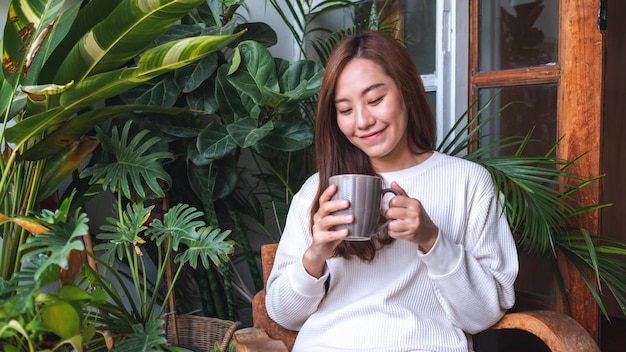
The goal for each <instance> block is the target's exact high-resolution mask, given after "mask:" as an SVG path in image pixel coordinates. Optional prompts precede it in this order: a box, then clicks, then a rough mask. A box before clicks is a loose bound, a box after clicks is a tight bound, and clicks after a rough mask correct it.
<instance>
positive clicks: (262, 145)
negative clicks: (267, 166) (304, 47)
mask: <svg viewBox="0 0 626 352" xmlns="http://www.w3.org/2000/svg"><path fill="white" fill-rule="evenodd" d="M311 143H313V129H312V128H311V126H310V125H309V124H307V123H305V122H304V121H299V120H298V121H290V120H275V121H274V129H273V130H272V131H271V132H270V133H269V134H268V135H267V136H265V138H263V139H262V140H260V141H259V142H258V143H257V144H256V145H254V147H253V148H254V149H255V150H256V151H257V152H258V153H259V154H261V155H272V154H273V153H275V152H276V150H282V151H286V152H293V151H296V150H300V149H304V148H306V147H308V146H309V145H311Z"/></svg>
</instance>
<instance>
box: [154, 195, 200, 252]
mask: <svg viewBox="0 0 626 352" xmlns="http://www.w3.org/2000/svg"><path fill="white" fill-rule="evenodd" d="M202 216H203V213H202V212H201V211H199V210H198V209H196V208H194V207H192V206H189V205H187V204H177V205H176V206H174V207H172V208H170V209H169V210H168V211H167V213H165V215H164V216H163V222H161V220H159V219H155V220H154V221H152V223H151V224H150V225H151V228H150V229H149V230H148V235H149V236H150V238H151V239H152V240H153V241H155V242H156V243H157V244H158V245H159V246H160V245H161V244H162V243H163V241H164V240H165V239H166V238H170V240H171V246H172V249H174V250H178V245H179V244H180V242H181V241H183V240H185V239H189V240H194V239H197V238H198V234H197V232H196V231H197V229H198V228H200V227H202V226H205V225H206V224H205V222H204V220H202Z"/></svg>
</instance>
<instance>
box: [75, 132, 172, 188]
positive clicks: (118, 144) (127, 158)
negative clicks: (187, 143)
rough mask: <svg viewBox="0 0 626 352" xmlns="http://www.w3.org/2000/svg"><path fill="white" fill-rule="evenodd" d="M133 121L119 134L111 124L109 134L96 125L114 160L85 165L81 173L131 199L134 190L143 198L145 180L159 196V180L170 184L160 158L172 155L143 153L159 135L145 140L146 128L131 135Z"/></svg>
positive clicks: (105, 147)
mask: <svg viewBox="0 0 626 352" xmlns="http://www.w3.org/2000/svg"><path fill="white" fill-rule="evenodd" d="M131 125H132V122H131V121H130V120H129V121H127V122H126V124H125V125H124V128H123V130H122V132H121V134H120V133H119V131H118V128H117V126H114V127H113V129H112V131H111V136H110V137H109V136H108V135H106V134H105V133H104V131H103V130H102V129H101V128H99V127H98V128H96V132H97V136H98V139H99V140H100V143H101V145H102V147H103V149H104V150H105V151H107V152H108V153H110V154H111V155H112V156H113V157H114V158H115V161H113V162H110V163H108V164H101V163H97V164H95V165H93V166H90V167H88V168H86V169H84V170H83V171H82V172H81V177H89V176H91V183H92V184H93V183H96V182H102V188H103V190H105V191H106V190H111V191H113V192H121V193H122V194H123V195H124V196H125V197H126V198H128V199H133V194H137V195H138V196H139V197H140V198H142V199H143V198H146V191H145V189H144V184H145V185H147V186H148V188H149V189H150V190H151V191H152V192H154V194H156V195H157V196H159V197H164V196H165V193H164V191H163V188H162V187H161V185H160V183H159V182H160V181H163V182H165V183H166V184H168V185H169V184H171V182H172V179H171V176H170V175H169V174H168V173H167V172H166V171H165V169H164V168H163V165H162V164H161V160H162V159H173V155H172V154H171V153H169V152H155V153H151V154H146V153H147V152H148V150H149V149H150V147H151V146H153V145H154V144H156V143H158V141H159V138H158V137H152V138H149V139H147V140H144V137H145V136H146V135H147V134H148V132H149V131H148V130H141V131H139V132H138V133H136V134H134V135H133V136H132V139H131V140H129V137H130V135H131V134H130V128H131Z"/></svg>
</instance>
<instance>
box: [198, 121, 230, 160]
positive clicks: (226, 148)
mask: <svg viewBox="0 0 626 352" xmlns="http://www.w3.org/2000/svg"><path fill="white" fill-rule="evenodd" d="M196 146H197V148H198V151H199V152H200V154H201V155H202V156H203V157H204V158H207V159H220V158H223V157H224V156H225V155H226V154H228V153H230V152H231V151H233V150H234V149H235V148H236V147H237V142H236V141H235V139H234V138H233V137H232V136H231V135H230V134H229V133H228V130H226V127H224V126H222V125H220V124H218V123H214V122H212V123H210V124H208V125H207V126H206V127H205V128H204V129H202V131H200V134H198V141H197V144H196Z"/></svg>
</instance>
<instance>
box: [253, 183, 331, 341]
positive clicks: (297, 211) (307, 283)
mask: <svg viewBox="0 0 626 352" xmlns="http://www.w3.org/2000/svg"><path fill="white" fill-rule="evenodd" d="M310 208H311V201H310V200H308V199H307V198H306V197H303V196H302V194H301V193H298V194H296V195H295V196H294V198H293V200H292V204H291V206H290V209H289V212H288V214H287V221H286V223H285V229H284V232H283V234H282V236H281V240H280V244H279V246H278V250H277V252H276V259H275V261H274V266H273V268H272V272H271V273H270V276H269V278H268V280H267V285H266V298H265V303H266V306H267V313H268V315H269V317H270V318H272V319H273V320H274V321H275V322H277V323H278V324H280V325H281V326H283V327H285V328H287V329H290V330H299V329H300V327H301V326H302V324H304V322H305V321H306V319H307V318H308V317H309V316H310V315H311V314H312V313H313V312H315V310H316V309H317V307H318V305H319V303H320V301H321V300H322V298H323V297H324V295H325V288H324V284H325V282H326V280H327V279H328V276H329V275H328V270H327V269H325V271H324V274H323V275H322V277H320V278H319V279H317V278H314V277H312V276H311V275H309V274H308V273H307V272H306V270H305V269H304V265H303V264H302V254H303V253H304V252H305V250H306V248H307V247H308V246H309V245H310V242H311V230H310V225H309V224H310V221H309V219H310V216H309V212H310Z"/></svg>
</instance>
